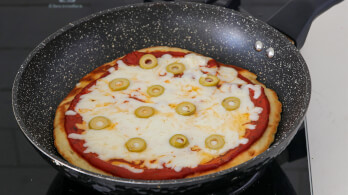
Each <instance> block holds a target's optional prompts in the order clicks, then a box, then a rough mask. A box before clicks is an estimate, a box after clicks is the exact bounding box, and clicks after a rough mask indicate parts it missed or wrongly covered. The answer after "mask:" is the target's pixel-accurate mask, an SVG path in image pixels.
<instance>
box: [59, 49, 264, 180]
mask: <svg viewBox="0 0 348 195" xmlns="http://www.w3.org/2000/svg"><path fill="white" fill-rule="evenodd" d="M145 54H146V53H143V52H132V53H130V54H127V55H126V56H125V57H124V58H123V59H122V60H123V61H124V62H125V63H126V64H127V65H131V66H137V65H139V64H138V62H139V59H140V58H141V56H143V55H145ZM150 54H153V55H155V56H156V57H157V58H158V57H161V56H162V55H164V54H170V55H172V56H175V57H184V56H185V55H186V53H182V52H150ZM220 65H222V64H220V63H217V62H216V61H215V60H210V61H209V62H208V65H207V66H209V67H215V66H216V67H220ZM115 66H116V67H115V68H116V69H117V64H116V65H115ZM233 68H234V66H233ZM236 70H237V71H238V70H242V69H241V68H238V67H237V68H236ZM109 74H110V73H109V72H106V73H105V74H103V75H102V76H101V77H100V78H103V77H105V76H107V75H109ZM238 77H239V78H240V79H242V80H244V81H246V82H247V83H252V82H251V81H250V80H248V79H247V78H245V77H243V76H242V75H240V74H238ZM95 84H96V80H95V81H93V82H91V83H90V84H88V85H87V86H86V87H85V88H84V89H83V90H82V91H81V92H80V93H79V94H77V95H76V96H75V98H74V100H73V101H72V102H71V104H70V107H69V109H68V110H74V108H75V106H76V105H77V103H78V102H79V100H80V97H81V95H83V94H87V93H89V92H90V91H89V88H90V87H92V86H93V85H95ZM261 90H262V91H261V95H260V96H259V97H258V98H257V99H254V98H253V97H254V91H253V90H252V89H249V95H250V99H251V101H252V102H253V103H254V105H255V107H261V108H262V109H263V111H262V113H261V114H259V120H257V121H252V122H250V123H249V124H252V125H255V126H256V127H255V129H253V130H250V129H247V130H246V133H245V136H244V137H245V138H247V139H248V140H249V141H248V143H246V144H240V145H239V146H238V147H236V148H234V149H231V150H229V151H227V152H226V153H225V154H224V155H221V156H220V157H218V158H215V159H213V160H211V161H210V162H207V163H205V164H202V165H198V166H197V167H195V168H189V167H184V168H182V170H181V171H179V172H176V171H175V170H173V169H171V168H167V167H165V166H164V168H163V169H147V168H145V169H143V168H141V167H140V165H137V164H134V163H132V162H126V161H124V160H122V159H113V160H110V161H103V160H101V159H99V158H98V155H97V154H95V153H85V152H84V151H85V150H86V149H87V148H86V147H84V146H83V145H84V144H85V141H84V140H79V139H71V138H68V140H69V143H70V145H71V147H72V148H73V149H74V150H75V152H76V153H78V154H79V155H80V156H81V157H82V158H83V159H85V160H87V161H88V162H89V163H90V164H91V165H93V166H95V167H97V168H99V169H101V170H103V171H105V172H107V173H110V174H112V175H115V176H118V177H124V178H131V179H147V180H159V179H180V178H184V177H186V176H188V175H191V174H193V173H197V172H203V171H208V170H212V169H215V168H218V167H219V166H221V165H223V164H225V163H227V162H229V161H231V160H232V159H233V158H235V157H236V156H237V155H238V154H240V153H241V152H243V151H246V150H247V149H249V148H250V146H251V145H252V144H253V143H254V142H255V141H257V140H258V139H259V138H260V137H261V136H262V135H263V133H264V131H265V130H266V128H267V126H268V118H269V112H270V105H269V101H268V99H267V97H266V95H265V92H264V89H263V88H261ZM81 123H82V117H81V115H79V114H78V113H77V114H76V115H65V130H66V133H67V135H69V134H70V133H77V134H81V133H83V132H84V131H85V130H82V129H79V128H78V127H77V126H76V124H81ZM115 161H118V162H124V163H128V164H129V165H130V166H132V167H134V168H139V169H143V172H141V173H134V172H132V171H129V170H128V169H126V168H123V167H119V166H117V165H113V164H112V162H115Z"/></svg>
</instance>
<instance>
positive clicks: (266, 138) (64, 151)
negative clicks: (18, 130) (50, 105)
mask: <svg viewBox="0 0 348 195" xmlns="http://www.w3.org/2000/svg"><path fill="white" fill-rule="evenodd" d="M139 51H140V52H153V51H174V52H184V53H189V52H190V53H194V52H191V51H188V50H185V49H180V48H172V47H165V46H159V47H151V48H146V49H141V50H139ZM195 54H197V53H195ZM197 55H201V54H197ZM122 57H123V56H122ZM122 57H120V58H118V59H116V60H113V61H111V62H109V63H106V64H104V65H102V66H100V67H98V68H96V69H95V70H93V71H92V72H91V73H89V74H87V75H86V76H84V77H83V78H82V79H81V80H80V82H79V83H78V84H77V85H76V86H75V88H74V89H73V90H72V91H71V92H70V93H69V94H68V95H67V96H66V97H65V98H64V100H63V101H62V102H61V103H60V104H59V106H58V108H57V110H56V115H55V119H54V131H53V135H54V144H55V146H56V148H57V150H58V152H59V153H60V154H61V155H62V157H63V158H64V159H66V160H67V161H68V162H70V163H71V164H73V165H75V166H78V167H80V168H82V169H86V170H88V171H91V172H95V173H99V174H103V175H111V174H109V173H107V172H105V171H102V170H100V169H98V168H96V167H94V166H92V165H90V164H89V163H88V162H87V161H86V160H85V159H83V158H82V157H81V156H80V155H79V154H78V153H76V152H75V151H74V150H73V149H72V148H71V146H70V143H69V141H68V136H67V134H66V131H65V127H64V124H65V112H66V111H67V110H68V108H69V106H70V103H71V101H72V100H73V99H74V97H75V96H76V95H77V94H79V93H80V91H81V90H82V89H83V88H84V87H86V86H87V85H88V84H89V83H90V82H92V81H94V80H96V79H98V78H99V77H100V76H102V75H103V74H104V72H105V71H107V70H108V69H109V68H110V67H111V66H113V65H115V64H116V62H117V61H118V60H119V59H121V58H122ZM239 73H240V74H241V75H242V76H244V77H245V78H247V79H249V80H250V81H252V83H254V84H259V85H261V86H262V87H263V88H264V91H265V94H266V96H267V98H268V101H269V103H270V115H269V122H268V127H267V129H266V131H265V132H264V134H263V135H262V136H261V138H260V139H258V140H257V141H256V142H255V143H253V144H252V145H251V147H250V148H249V149H248V150H246V151H244V152H242V153H240V154H239V155H238V156H237V157H235V158H234V159H232V160H231V161H230V162H228V163H226V164H224V165H221V166H220V167H219V168H217V169H213V170H209V171H205V172H200V173H195V174H192V175H189V176H188V177H197V176H201V175H207V174H211V173H214V172H218V171H221V170H225V169H228V168H231V167H233V166H236V165H238V164H241V163H243V162H246V161H248V160H250V159H252V158H254V157H255V156H257V155H259V154H261V153H262V152H264V151H265V150H267V148H268V147H269V146H270V145H271V143H272V142H273V140H274V135H275V133H276V131H277V127H278V123H279V121H280V113H281V103H280V102H279V100H278V96H277V94H276V93H275V92H274V91H273V90H271V89H268V88H266V86H264V85H263V84H262V83H260V82H258V81H257V80H256V78H257V76H256V75H255V74H253V73H251V72H249V71H248V70H242V71H239Z"/></svg>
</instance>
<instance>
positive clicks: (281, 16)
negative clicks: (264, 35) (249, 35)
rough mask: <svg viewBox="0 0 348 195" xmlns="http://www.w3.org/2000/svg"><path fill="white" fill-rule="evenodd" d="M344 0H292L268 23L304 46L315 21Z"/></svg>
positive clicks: (299, 46) (299, 45) (297, 43)
mask: <svg viewBox="0 0 348 195" xmlns="http://www.w3.org/2000/svg"><path fill="white" fill-rule="evenodd" d="M341 1H343V0H290V1H289V2H288V3H287V4H285V5H284V6H283V7H282V8H280V9H279V10H278V11H277V12H276V13H275V14H274V15H273V16H271V17H270V19H268V21H267V23H268V24H269V25H271V26H273V27H274V28H276V29H278V30H279V31H281V32H282V33H284V34H286V35H287V36H289V37H290V38H291V39H292V40H294V41H295V44H296V46H297V48H298V49H301V47H302V46H303V44H304V42H305V40H306V37H307V34H308V31H309V27H310V26H311V24H312V22H313V20H314V19H315V18H316V17H317V16H319V15H320V14H321V13H323V12H324V11H326V10H328V9H330V8H331V7H332V6H334V5H335V4H337V3H339V2H341Z"/></svg>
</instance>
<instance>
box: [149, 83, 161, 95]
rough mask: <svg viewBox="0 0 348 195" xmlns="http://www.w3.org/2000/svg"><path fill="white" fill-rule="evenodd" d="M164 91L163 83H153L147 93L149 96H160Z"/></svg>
mask: <svg viewBox="0 0 348 195" xmlns="http://www.w3.org/2000/svg"><path fill="white" fill-rule="evenodd" d="M163 92H164V87H162V86H161V85H152V86H150V87H149V88H147V94H149V96H152V97H157V96H160V95H162V93H163Z"/></svg>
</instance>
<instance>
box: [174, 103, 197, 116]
mask: <svg viewBox="0 0 348 195" xmlns="http://www.w3.org/2000/svg"><path fill="white" fill-rule="evenodd" d="M175 111H176V113H178V114H180V115H184V116H189V115H192V114H194V113H195V112H196V106H195V105H194V104H192V103H190V102H181V103H180V104H178V105H177V106H176V108H175Z"/></svg>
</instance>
